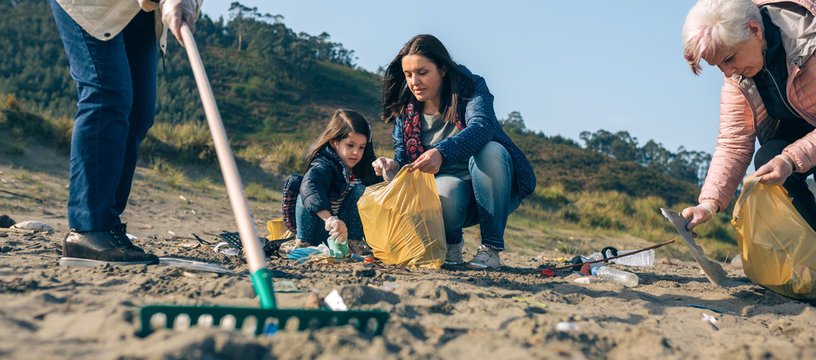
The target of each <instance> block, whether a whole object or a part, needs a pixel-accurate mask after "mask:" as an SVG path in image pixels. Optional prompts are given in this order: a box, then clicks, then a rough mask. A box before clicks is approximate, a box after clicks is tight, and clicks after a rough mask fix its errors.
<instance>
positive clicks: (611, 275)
mask: <svg viewBox="0 0 816 360" xmlns="http://www.w3.org/2000/svg"><path fill="white" fill-rule="evenodd" d="M592 275H595V276H598V277H601V278H604V279H605V280H606V281H609V282H613V283H616V284H621V285H623V286H629V287H631V286H637V284H638V276H637V275H635V274H633V273H630V272H628V271H623V270H618V269H615V268H612V267H609V266H600V267H596V268H592Z"/></svg>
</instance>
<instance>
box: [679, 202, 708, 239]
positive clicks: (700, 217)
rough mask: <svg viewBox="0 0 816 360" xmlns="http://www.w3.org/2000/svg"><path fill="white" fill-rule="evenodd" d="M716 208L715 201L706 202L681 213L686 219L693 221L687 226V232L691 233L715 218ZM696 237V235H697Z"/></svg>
mask: <svg viewBox="0 0 816 360" xmlns="http://www.w3.org/2000/svg"><path fill="white" fill-rule="evenodd" d="M716 206H717V205H715V204H714V202H713V201H704V202H703V203H701V204H700V205H697V206H692V207H687V208H685V209H683V211H681V212H680V215H682V216H683V217H684V218H686V219H691V220H690V221H689V223H688V225H686V230H688V231H691V229H694V227H695V226H697V225H700V224H704V223H706V222H708V221H709V220H711V218H712V217H714V213H715V212H716V211H715V209H716ZM695 236H696V234H695Z"/></svg>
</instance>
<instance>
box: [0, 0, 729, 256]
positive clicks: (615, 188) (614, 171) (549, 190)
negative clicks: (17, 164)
mask: <svg viewBox="0 0 816 360" xmlns="http://www.w3.org/2000/svg"><path fill="white" fill-rule="evenodd" d="M236 4H237V3H234V4H233V6H232V8H231V13H230V16H229V19H228V20H224V19H223V18H219V19H217V20H213V19H211V18H210V17H208V16H206V15H204V16H202V18H201V19H200V20H199V22H198V23H197V26H196V27H197V30H196V34H195V36H196V40H197V43H198V47H199V49H200V50H201V52H202V57H203V58H204V63H205V66H206V68H207V72H208V74H209V77H210V80H211V82H212V85H213V89H214V92H215V94H216V98H217V102H218V105H219V108H220V111H221V115H222V118H223V120H224V123H225V125H226V127H227V132H228V134H229V135H230V140H231V142H232V143H233V146H234V150H235V154H236V155H237V156H238V157H239V163H240V164H241V166H242V167H244V168H251V169H260V171H256V173H263V174H265V175H264V176H266V177H265V178H262V179H258V178H253V179H251V180H250V182H248V184H250V185H249V186H248V195H250V196H251V197H254V198H257V199H260V200H264V201H269V200H273V199H274V197H275V196H278V195H277V193H275V192H273V191H269V189H272V190H275V191H277V190H278V189H279V188H280V186H281V184H280V179H281V177H282V176H285V175H288V174H290V173H303V172H304V171H305V170H306V164H305V153H306V149H307V148H308V147H309V145H310V144H311V141H312V140H313V139H314V138H315V137H316V136H317V134H318V133H319V132H320V131H321V130H322V128H323V127H324V126H325V122H326V121H327V120H328V117H329V116H330V115H331V113H332V112H333V111H334V110H335V109H336V108H339V107H343V108H351V109H355V110H358V111H360V112H361V113H363V114H364V115H366V117H367V118H368V119H369V120H370V122H371V123H372V133H373V134H374V139H373V140H374V144H375V149H376V153H377V155H379V156H393V149H392V147H391V145H392V139H391V136H390V134H391V125H390V124H384V123H383V122H382V121H379V113H380V108H379V106H380V87H381V77H380V76H379V75H377V74H375V73H371V72H368V71H366V70H363V69H359V68H356V67H355V64H354V63H355V58H354V52H353V51H351V50H348V49H345V48H344V47H343V46H342V44H339V43H335V42H332V41H331V38H330V36H329V35H328V34H326V33H323V34H320V35H317V36H313V35H309V34H306V33H299V34H297V33H295V32H294V31H292V30H291V29H289V28H287V27H286V26H285V24H284V23H283V21H282V20H283V17H281V16H279V15H269V14H259V13H258V12H257V9H253V8H247V7H245V6H242V5H240V4H237V5H236ZM0 11H2V12H3V14H5V16H4V17H3V18H0V34H2V35H3V36H0V47H1V48H3V49H4V52H5V54H6V56H4V57H2V58H0V139H10V140H12V141H0V154H2V155H3V156H12V157H13V156H17V155H20V154H22V153H23V152H24V148H25V144H26V143H27V142H30V141H40V142H43V143H46V144H49V143H50V144H54V145H55V146H57V147H58V148H59V149H61V150H62V151H64V152H65V153H66V154H67V150H68V149H69V146H70V133H71V120H70V119H71V117H72V116H73V112H74V111H75V106H74V105H75V101H76V100H75V99H76V90H75V85H74V83H73V80H71V78H70V76H69V72H68V64H67V60H66V57H65V53H64V51H63V49H62V44H61V42H60V39H59V36H58V33H57V30H56V26H55V25H54V23H53V19H52V18H51V11H50V9H49V8H48V4H47V3H46V2H43V1H34V0H0ZM488 81H489V79H488ZM157 95H158V96H157V98H158V99H157V115H156V124H155V126H154V127H153V128H152V129H151V131H150V133H149V134H148V137H147V139H146V140H145V142H144V143H143V146H142V159H143V163H144V164H145V165H146V166H148V167H151V168H153V169H154V170H155V171H156V172H157V173H158V174H160V175H161V178H162V179H164V180H163V181H164V182H165V183H166V184H167V185H169V186H171V187H183V186H193V187H207V186H209V184H216V183H220V179H216V178H215V176H217V175H208V176H211V178H204V179H202V178H200V176H198V175H200V174H198V175H196V176H193V175H192V174H185V166H187V165H190V164H200V165H206V166H208V167H214V164H216V161H215V160H216V159H215V152H214V149H213V145H212V140H211V138H210V135H209V132H208V129H207V125H206V122H205V120H204V113H203V110H202V107H201V103H200V100H199V98H198V93H197V90H196V87H195V82H194V79H193V77H192V75H191V71H190V68H189V64H188V62H187V59H186V53H185V52H184V51H183V49H182V48H181V47H180V46H178V44H176V42H175V41H172V39H171V41H170V42H169V45H168V51H167V54H166V56H165V57H164V58H163V59H161V60H160V63H159V78H158V94H157ZM501 123H502V126H503V127H504V129H505V131H506V132H507V133H508V134H509V135H510V136H511V137H512V138H513V140H514V141H515V142H516V144H518V146H519V148H521V149H522V150H523V151H524V152H525V153H526V154H527V156H528V158H529V159H530V162H531V163H532V165H533V167H534V170H535V172H536V175H537V178H538V187H537V189H536V191H535V193H533V194H532V195H531V196H530V197H529V198H527V199H526V200H525V204H524V205H523V206H522V207H521V208H520V209H519V210H518V211H517V212H516V213H515V214H514V215H513V216H512V217H511V223H513V224H521V225H523V226H527V227H532V228H539V229H548V228H549V229H551V228H555V227H557V228H564V229H576V230H582V231H590V232H597V233H609V234H630V235H633V236H637V237H640V238H643V239H647V240H651V241H658V240H661V241H662V240H664V239H666V238H668V237H672V236H673V235H672V233H673V230H672V229H671V228H670V226H669V224H668V222H667V221H665V220H664V219H662V217H661V216H660V214H659V212H658V208H660V207H670V208H672V209H675V210H679V209H680V208H682V207H683V206H685V205H687V204H692V203H695V202H696V195H697V193H698V192H699V187H698V184H699V182H700V180H701V179H702V176H703V175H704V174H705V169H706V168H707V165H708V163H707V161H708V159H709V158H707V157H706V155H707V154H704V153H696V152H689V151H686V150H685V149H682V148H681V149H678V151H677V152H676V153H672V152H671V151H668V150H666V149H664V148H663V147H662V145H660V144H658V143H655V142H653V141H649V142H647V143H646V144H645V145H643V146H640V145H639V144H638V142H637V139H634V138H632V137H631V136H629V134H628V133H627V132H618V133H614V134H613V133H610V132H607V131H604V130H599V131H597V132H595V133H589V132H585V133H584V134H582V135H581V140H582V141H583V142H584V146H583V147H582V146H581V145H579V144H578V143H577V142H576V141H574V140H571V139H566V138H563V137H561V136H557V135H556V136H547V135H544V134H543V133H541V132H533V131H529V130H527V129H526V127H525V125H524V120H523V118H522V117H521V114H520V113H518V112H513V113H510V114H509V115H507V117H506V118H503V119H501ZM698 230H699V231H698V233H699V234H700V239H701V241H702V242H703V243H710V244H712V245H711V247H712V248H716V249H718V250H716V251H718V253H717V254H720V253H719V252H722V253H727V252H729V251H730V252H731V253H732V254H733V250H734V249H735V248H736V247H735V244H736V242H735V240H734V232H733V230H732V229H731V228H730V225H728V219H727V215H723V214H719V215H718V217H717V218H716V220H715V221H713V222H712V223H711V224H707V225H704V226H701V227H700V228H698ZM509 241H511V242H512V241H513V239H509Z"/></svg>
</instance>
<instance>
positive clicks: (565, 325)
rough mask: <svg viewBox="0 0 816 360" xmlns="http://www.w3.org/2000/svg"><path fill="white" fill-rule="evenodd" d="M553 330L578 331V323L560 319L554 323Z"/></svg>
mask: <svg viewBox="0 0 816 360" xmlns="http://www.w3.org/2000/svg"><path fill="white" fill-rule="evenodd" d="M555 330H558V331H578V325H575V324H573V323H570V322H566V321H562V322H559V323H558V324H556V325H555Z"/></svg>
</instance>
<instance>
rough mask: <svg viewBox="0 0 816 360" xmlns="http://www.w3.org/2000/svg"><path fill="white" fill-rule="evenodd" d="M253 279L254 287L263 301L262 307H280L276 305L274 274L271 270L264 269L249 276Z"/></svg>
mask: <svg viewBox="0 0 816 360" xmlns="http://www.w3.org/2000/svg"><path fill="white" fill-rule="evenodd" d="M249 277H250V279H252V287H254V288H255V293H256V294H258V298H259V299H260V300H261V307H262V308H264V309H274V308H276V307H278V305H277V303H275V288H274V287H273V285H272V274H270V273H269V269H267V268H263V269H258V271H256V272H254V273H252V275H250V276H249Z"/></svg>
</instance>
